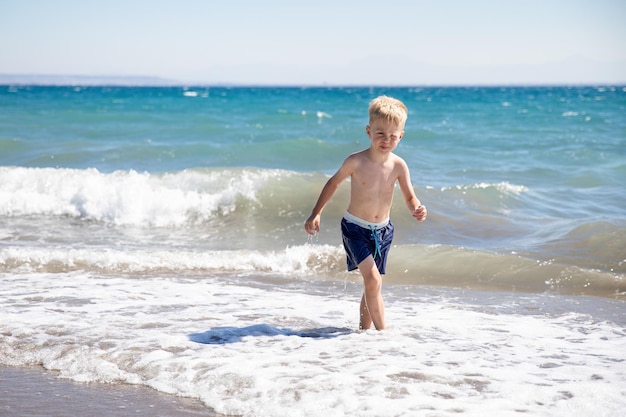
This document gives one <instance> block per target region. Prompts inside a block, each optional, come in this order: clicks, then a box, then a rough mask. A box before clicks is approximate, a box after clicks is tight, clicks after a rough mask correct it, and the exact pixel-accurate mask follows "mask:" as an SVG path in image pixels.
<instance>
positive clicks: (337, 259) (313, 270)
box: [0, 243, 626, 298]
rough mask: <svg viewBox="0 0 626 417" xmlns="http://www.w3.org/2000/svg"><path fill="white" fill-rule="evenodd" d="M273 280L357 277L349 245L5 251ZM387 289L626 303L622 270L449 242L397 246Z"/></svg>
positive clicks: (31, 263) (59, 266)
mask: <svg viewBox="0 0 626 417" xmlns="http://www.w3.org/2000/svg"><path fill="white" fill-rule="evenodd" d="M76 271H80V272H88V273H98V274H113V275H118V274H131V275H137V276H145V275H160V276H161V275H170V274H171V275H176V276H179V277H184V276H190V277H191V276H212V275H215V274H223V273H225V274H228V275H235V276H237V275H241V276H243V275H245V276H261V275H262V276H268V275H270V276H274V277H279V278H281V279H298V280H319V279H322V280H326V279H330V280H345V279H347V278H348V277H352V278H351V279H355V280H359V279H360V277H359V275H358V273H356V272H353V273H348V272H346V261H345V253H344V250H343V248H342V247H341V246H340V245H338V246H333V245H319V244H308V243H307V244H304V245H296V246H290V247H287V248H285V249H282V250H225V251H187V250H145V249H142V250H128V249H126V250H122V249H113V248H108V249H102V248H97V247H95V248H72V249H66V248H20V247H9V248H4V249H0V273H11V274H15V273H70V272H76ZM385 282H386V283H388V284H397V285H428V286H447V287H456V288H470V289H479V290H489V291H494V290H495V291H521V292H530V293H543V292H550V293H564V294H588V295H597V296H603V297H614V298H626V279H625V276H624V273H619V272H615V271H606V270H598V269H594V268H584V267H580V266H575V265H572V264H571V263H568V262H561V260H560V259H551V260H538V259H534V258H533V257H532V256H529V255H527V254H517V253H510V254H495V253H489V252H484V251H478V250H472V249H466V248H462V247H453V246H446V245H396V246H394V248H393V249H392V251H391V252H390V255H389V262H388V271H387V275H386V277H385Z"/></svg>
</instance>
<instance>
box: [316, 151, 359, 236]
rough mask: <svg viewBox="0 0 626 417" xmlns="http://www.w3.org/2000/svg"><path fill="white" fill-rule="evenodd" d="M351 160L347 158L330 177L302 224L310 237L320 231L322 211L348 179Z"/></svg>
mask: <svg viewBox="0 0 626 417" xmlns="http://www.w3.org/2000/svg"><path fill="white" fill-rule="evenodd" d="M352 165H353V164H352V158H350V157H348V158H347V159H346V160H345V161H344V162H343V164H342V165H341V168H339V170H338V171H337V172H336V173H335V175H333V176H332V177H330V179H329V180H328V181H327V182H326V185H324V188H323V189H322V192H321V193H320V196H319V198H318V199H317V203H315V207H313V210H312V211H311V215H310V216H309V218H308V219H307V220H306V222H304V230H306V232H307V233H308V234H310V235H313V234H315V232H319V231H320V217H321V215H322V211H323V210H324V207H326V204H328V202H329V201H330V199H331V197H332V196H333V195H335V192H336V191H337V188H338V187H339V184H341V183H342V182H343V181H344V180H345V179H346V178H348V177H349V176H350V175H351V174H352V168H351V167H352Z"/></svg>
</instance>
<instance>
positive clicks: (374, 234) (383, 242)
mask: <svg viewBox="0 0 626 417" xmlns="http://www.w3.org/2000/svg"><path fill="white" fill-rule="evenodd" d="M341 234H342V236H343V247H344V248H345V250H346V258H347V263H348V271H354V270H355V269H357V268H358V265H359V264H360V263H361V262H363V261H364V260H365V258H367V257H368V256H369V255H372V256H373V257H374V261H375V262H376V267H378V272H380V274H381V275H384V274H385V271H386V268H387V255H388V254H389V249H390V248H391V241H392V240H393V224H392V223H391V221H390V220H387V221H386V222H383V223H369V222H367V221H365V220H362V219H360V218H358V217H356V216H354V215H352V214H350V213H348V212H346V215H345V216H344V217H343V219H341Z"/></svg>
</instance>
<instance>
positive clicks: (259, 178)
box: [0, 167, 282, 226]
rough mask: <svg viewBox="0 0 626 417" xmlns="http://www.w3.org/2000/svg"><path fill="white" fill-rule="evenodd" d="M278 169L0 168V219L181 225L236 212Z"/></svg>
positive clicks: (276, 174) (253, 196)
mask: <svg viewBox="0 0 626 417" xmlns="http://www.w3.org/2000/svg"><path fill="white" fill-rule="evenodd" d="M279 175H282V171H279V170H213V171H201V170H198V171H192V170H185V171H180V172H175V173H166V174H151V173H147V172H136V171H115V172H112V173H102V172H99V171H98V170H96V169H87V170H76V169H52V168H20V167H0V215H4V216H17V215H22V216H28V215H39V214H45V215H56V216H72V217H80V218H83V219H89V220H97V221H103V222H107V223H113V224H119V225H147V226H167V225H180V224H184V223H185V222H187V221H189V220H190V219H192V218H197V219H200V220H206V219H207V218H210V217H211V216H213V215H215V214H216V213H228V212H231V211H233V210H234V209H235V208H236V205H237V202H238V199H240V198H243V199H247V200H250V201H255V200H256V193H257V191H258V189H259V188H260V187H262V186H263V184H265V182H266V181H267V180H268V179H269V178H273V177H276V176H279Z"/></svg>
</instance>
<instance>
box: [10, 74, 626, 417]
mask: <svg viewBox="0 0 626 417" xmlns="http://www.w3.org/2000/svg"><path fill="white" fill-rule="evenodd" d="M383 94H384V95H388V96H392V97H395V98H398V99H400V100H402V101H403V102H404V103H405V104H406V105H407V107H408V109H409V118H408V121H407V124H406V127H405V135H404V138H403V139H402V141H401V142H400V144H399V145H398V148H397V149H396V151H395V152H396V153H397V154H398V155H399V156H401V157H402V158H404V160H405V161H406V162H407V164H408V166H409V169H410V171H411V179H412V183H413V186H414V188H415V192H416V194H417V196H418V198H419V199H420V200H421V201H422V203H423V204H424V205H425V206H426V207H427V208H428V213H429V214H428V218H427V219H426V221H425V222H423V223H418V222H416V221H415V220H414V219H413V218H412V217H411V214H410V213H409V212H408V210H407V208H406V206H405V205H404V203H403V201H402V196H401V193H400V192H399V190H396V193H395V196H394V205H393V208H392V212H391V219H392V221H393V222H394V225H395V230H396V231H395V238H394V242H393V246H392V249H391V252H390V255H389V261H388V264H387V275H386V276H385V278H384V284H383V289H382V292H383V298H384V301H385V313H386V321H387V325H388V329H386V330H384V331H376V330H374V329H371V330H367V331H358V318H359V317H358V316H359V301H360V297H361V294H362V291H363V284H362V280H361V277H360V275H359V274H358V272H351V273H348V272H347V271H346V260H345V254H344V250H343V247H342V245H341V235H340V229H339V222H340V220H341V218H342V216H343V214H344V212H345V210H346V207H347V203H348V199H349V184H348V182H349V181H346V182H345V183H344V184H342V186H341V187H340V188H339V190H338V191H337V193H336V195H335V196H334V197H333V199H332V200H331V202H330V203H329V205H328V206H327V208H326V209H325V211H324V212H323V215H322V224H321V230H320V233H319V234H317V235H316V236H309V235H307V234H306V232H305V231H304V228H303V224H304V221H305V219H306V218H307V217H308V216H309V214H310V212H311V209H312V207H313V205H314V204H315V201H316V200H317V197H318V195H319V193H320V191H321V189H322V187H323V186H324V184H325V182H326V181H327V180H328V178H329V177H330V176H331V175H332V174H333V173H334V172H335V171H336V169H337V168H338V167H339V166H340V165H341V163H342V161H343V160H344V159H345V158H346V157H347V156H348V155H349V154H351V153H353V152H357V151H359V150H362V149H365V148H367V147H368V146H369V139H368V137H367V136H366V133H365V126H366V125H367V123H368V117H367V107H368V103H369V101H370V100H371V99H373V98H375V97H377V96H379V95H383ZM625 184H626V86H621V85H601V86H520V87H514V86H506V87H472V86H469V87H434V86H433V87H393V88H391V87H389V88H385V87H269V86H263V87H253V86H239V87H237V86H233V87H228V86H196V87H194V86H187V87H184V86H163V87H132V86H86V85H80V86H71V85H68V86H35V85H17V84H16V85H2V86H0V366H5V367H26V366H41V367H43V368H45V369H46V370H50V371H55V372H58V375H59V377H60V378H66V379H69V380H72V381H77V382H88V383H95V384H120V385H123V384H135V385H142V386H146V387H149V388H151V389H153V390H156V391H160V392H164V393H170V394H174V395H177V396H180V397H187V398H195V399H198V400H200V401H201V402H202V403H203V404H205V405H206V408H207V414H208V413H215V414H217V415H229V416H253V417H261V416H290V417H297V416H307V417H309V416H310V417H315V416H324V417H331V416H372V417H387V416H431V417H442V416H477V417H478V416H481V417H482V416H499V417H502V416H504V417H506V416H542V417H550V416H563V417H566V416H567V417H571V416H594V417H599V416H607V417H608V416H610V417H617V416H621V415H623V414H622V413H623V411H624V406H625V405H626V280H625V278H626V186H625Z"/></svg>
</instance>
